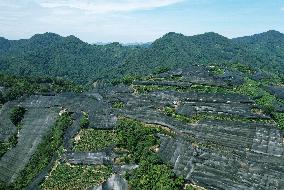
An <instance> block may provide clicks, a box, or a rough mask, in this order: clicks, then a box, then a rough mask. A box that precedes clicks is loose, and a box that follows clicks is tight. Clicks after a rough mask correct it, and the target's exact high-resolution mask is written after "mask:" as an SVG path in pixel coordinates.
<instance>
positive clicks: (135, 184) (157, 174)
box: [128, 162, 184, 190]
mask: <svg viewBox="0 0 284 190" xmlns="http://www.w3.org/2000/svg"><path fill="white" fill-rule="evenodd" d="M128 180H129V184H130V186H131V188H132V189H135V190H145V189H153V190H161V189H163V190H179V189H182V186H183V184H184V180H183V177H176V176H175V175H174V173H173V172H172V170H171V168H170V167H169V166H167V165H165V164H161V165H158V164H152V163H149V162H141V163H140V165H139V168H137V169H136V170H135V171H134V172H133V174H132V175H130V176H129V177H128Z"/></svg>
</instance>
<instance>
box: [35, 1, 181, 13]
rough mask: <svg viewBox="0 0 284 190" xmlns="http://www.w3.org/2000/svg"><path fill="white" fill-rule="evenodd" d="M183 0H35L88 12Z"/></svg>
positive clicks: (47, 4)
mask: <svg viewBox="0 0 284 190" xmlns="http://www.w3.org/2000/svg"><path fill="white" fill-rule="evenodd" d="M182 1H184V0H108V1H107V0H37V3H39V4H40V6H42V7H44V8H62V7H65V8H72V9H79V10H82V11H87V12H90V13H110V12H128V11H136V10H150V9H155V8H159V7H165V6H169V5H172V4H176V3H179V2H182Z"/></svg>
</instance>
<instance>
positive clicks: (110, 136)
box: [73, 129, 116, 152]
mask: <svg viewBox="0 0 284 190" xmlns="http://www.w3.org/2000/svg"><path fill="white" fill-rule="evenodd" d="M77 136H79V137H80V138H79V139H76V137H75V141H74V147H73V150H74V151H79V152H84V151H90V152H94V151H99V150H102V149H105V148H107V147H108V146H110V145H114V144H115V143H116V133H115V131H112V130H97V129H82V130H81V131H80V132H79V133H78V135H77Z"/></svg>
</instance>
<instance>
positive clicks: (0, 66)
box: [0, 30, 284, 84]
mask: <svg viewBox="0 0 284 190" xmlns="http://www.w3.org/2000/svg"><path fill="white" fill-rule="evenodd" d="M145 47H147V48H145ZM228 62H240V63H242V64H248V65H253V66H255V67H259V68H262V69H266V70H272V71H275V72H278V73H279V72H280V73H282V74H283V73H284V34H282V33H280V32H277V31H273V30H272V31H268V32H264V33H261V34H256V35H252V36H245V37H240V38H234V39H228V38H226V37H224V36H222V35H219V34H217V33H214V32H209V33H204V34H199V35H194V36H185V35H183V34H178V33H174V32H170V33H167V34H165V35H164V36H163V37H161V38H159V39H157V40H155V41H154V42H153V43H151V44H146V46H143V45H141V46H140V45H130V46H124V45H122V44H119V43H110V44H106V45H91V44H88V43H86V42H83V41H81V40H80V39H79V38H77V37H75V36H67V37H62V36H60V35H58V34H54V33H44V34H36V35H34V36H33V37H31V38H30V39H25V40H7V39H5V38H0V70H1V72H3V73H10V74H15V75H32V76H38V75H43V76H52V77H62V78H66V79H70V80H73V81H75V82H77V83H82V84H85V83H88V82H92V81H94V80H97V79H100V78H105V77H107V78H110V79H111V78H114V77H121V76H124V75H128V74H135V75H144V74H150V73H152V72H155V71H156V70H157V68H160V67H166V68H176V67H179V68H184V67H188V66H189V65H191V64H226V63H228Z"/></svg>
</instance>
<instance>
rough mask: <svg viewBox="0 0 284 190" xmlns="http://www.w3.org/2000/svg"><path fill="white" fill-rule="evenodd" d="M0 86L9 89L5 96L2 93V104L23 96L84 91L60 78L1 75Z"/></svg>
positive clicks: (0, 99)
mask: <svg viewBox="0 0 284 190" xmlns="http://www.w3.org/2000/svg"><path fill="white" fill-rule="evenodd" d="M0 86H4V87H5V88H6V89H7V90H5V91H4V93H3V94H1V93H0V103H5V102H7V101H10V100H14V99H16V98H18V97H20V96H23V95H31V94H36V93H50V92H55V93H56V92H66V91H75V92H80V91H82V90H84V88H83V87H81V86H78V85H75V84H74V83H72V82H68V81H65V80H62V79H59V78H53V79H52V78H44V77H18V76H11V75H6V74H0Z"/></svg>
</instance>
